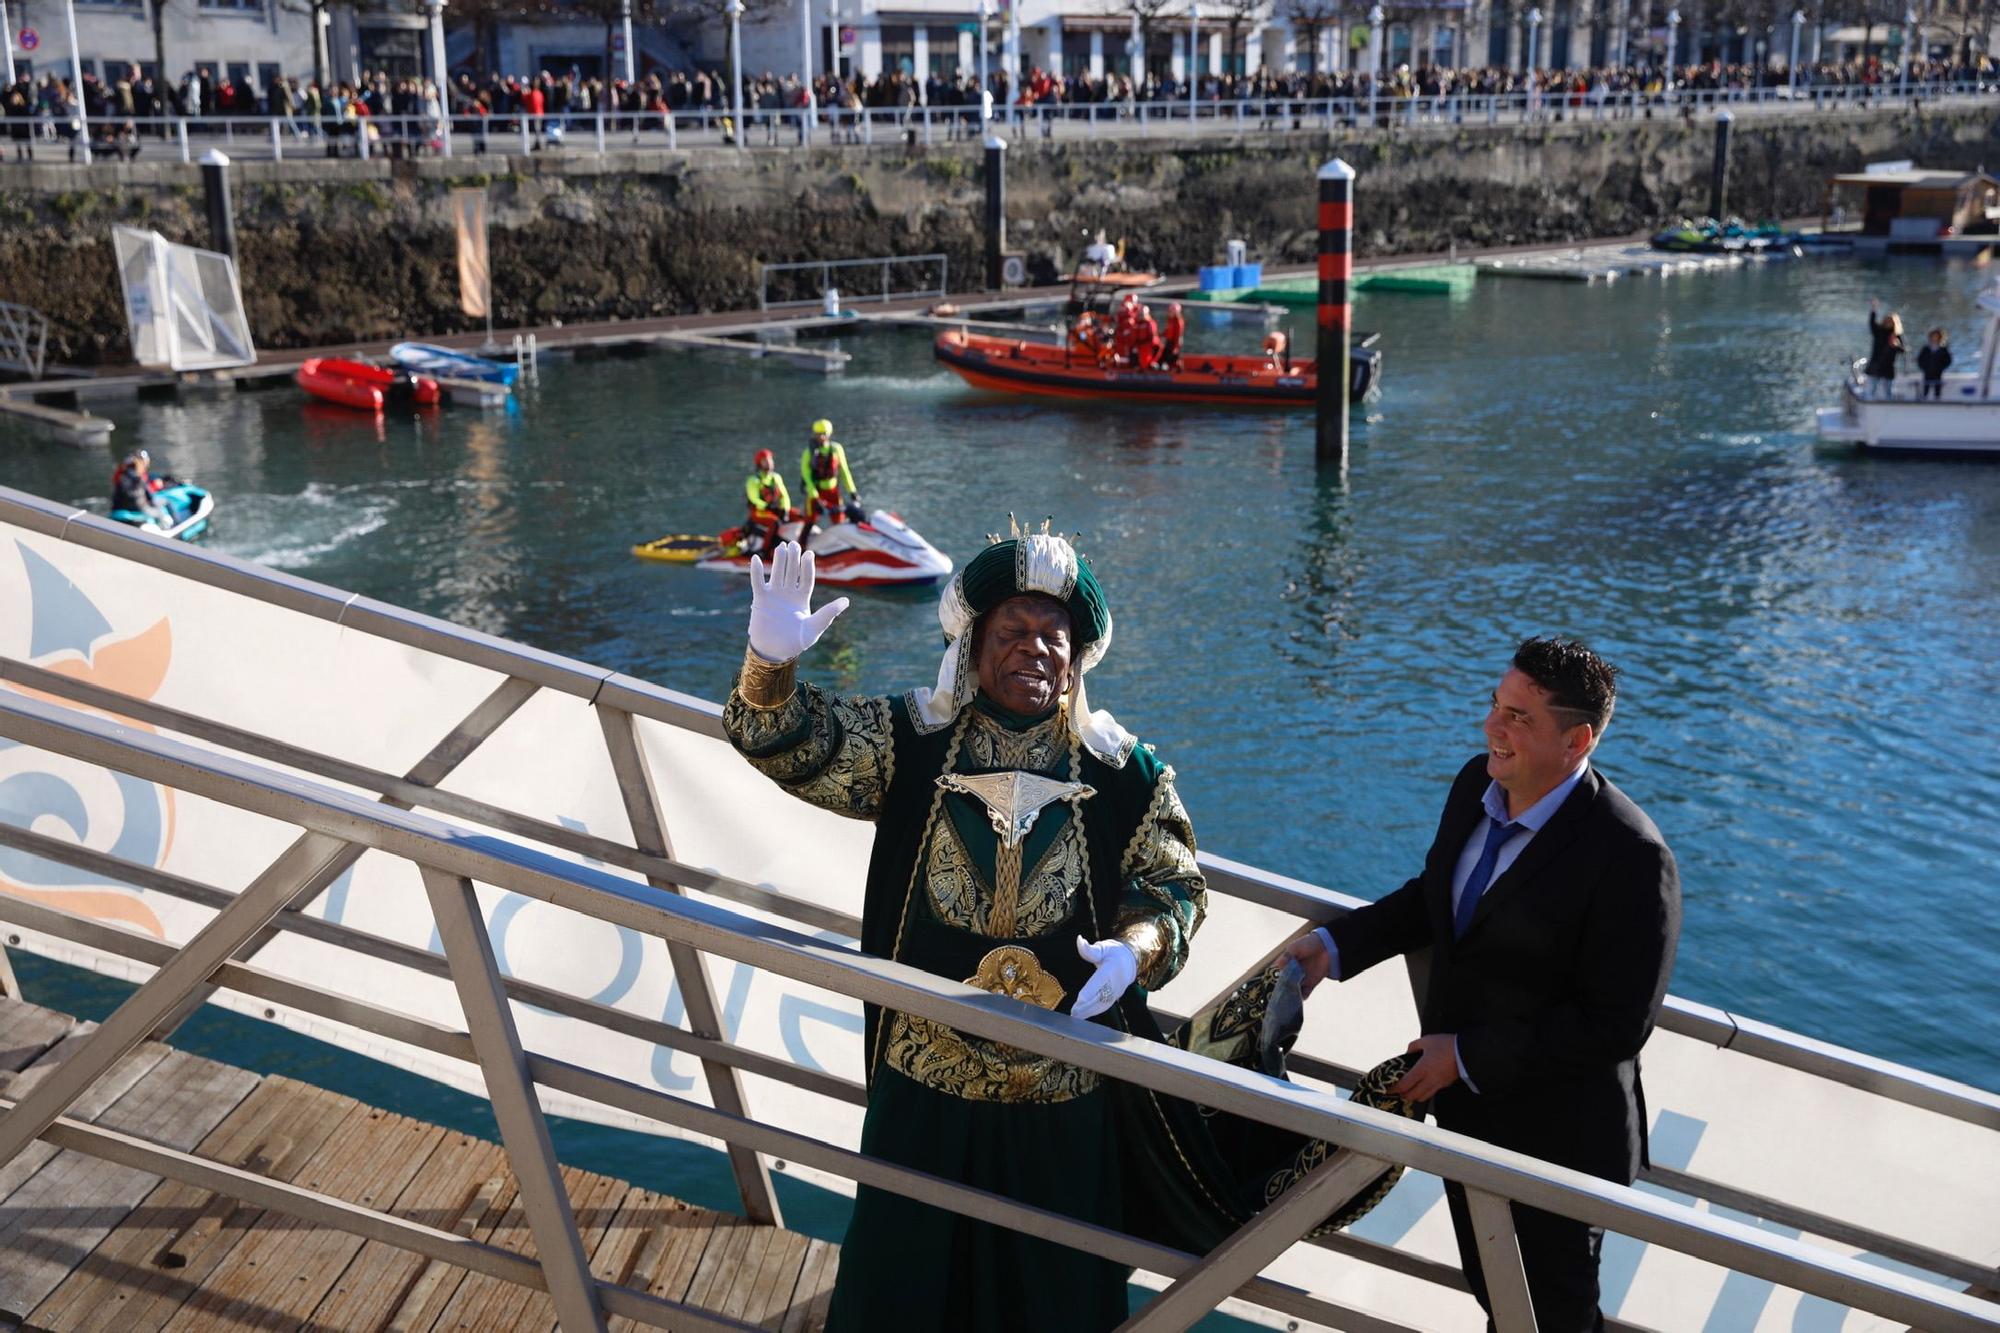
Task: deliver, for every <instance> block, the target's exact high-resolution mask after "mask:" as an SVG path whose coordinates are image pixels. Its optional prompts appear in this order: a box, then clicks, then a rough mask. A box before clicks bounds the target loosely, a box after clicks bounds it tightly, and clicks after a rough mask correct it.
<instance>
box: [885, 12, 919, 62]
mask: <svg viewBox="0 0 2000 1333" xmlns="http://www.w3.org/2000/svg"><path fill="white" fill-rule="evenodd" d="M916 71H917V30H916V29H915V28H912V27H909V26H907V25H900V24H886V23H885V24H883V25H882V72H883V73H884V74H914V73H916Z"/></svg>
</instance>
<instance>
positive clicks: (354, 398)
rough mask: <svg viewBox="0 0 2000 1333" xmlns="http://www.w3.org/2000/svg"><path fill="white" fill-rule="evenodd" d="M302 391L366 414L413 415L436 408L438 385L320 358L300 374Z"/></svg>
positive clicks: (378, 368) (426, 379)
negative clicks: (407, 413)
mask: <svg viewBox="0 0 2000 1333" xmlns="http://www.w3.org/2000/svg"><path fill="white" fill-rule="evenodd" d="M297 378H298V382H299V387H300V388H301V389H304V390H305V391H306V392H307V393H309V394H311V395H312V396H313V397H315V398H324V399H325V400H326V401H327V402H329V403H339V404H341V405H342V406H344V407H354V408H359V409H360V410H361V411H363V412H381V411H384V410H388V411H392V412H412V411H417V410H420V409H422V408H427V407H436V406H437V405H438V400H439V398H440V397H441V396H442V395H441V394H440V393H439V392H438V385H437V381H436V380H434V379H430V378H429V377H427V376H423V375H412V374H410V373H409V372H408V371H406V370H387V369H384V368H383V367H381V366H371V365H367V364H365V363H363V362H360V361H343V360H340V359H338V358H336V357H320V356H316V357H314V358H312V359H311V360H310V361H307V362H306V363H305V364H304V365H302V366H300V367H299V371H298V376H297Z"/></svg>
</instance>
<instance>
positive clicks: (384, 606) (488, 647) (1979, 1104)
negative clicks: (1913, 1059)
mask: <svg viewBox="0 0 2000 1333" xmlns="http://www.w3.org/2000/svg"><path fill="white" fill-rule="evenodd" d="M0 522H5V523H11V524H14V525H16V526H18V527H22V528H26V529H28V530H30V531H34V532H40V533H43V534H45V535H47V536H51V537H56V538H59V539H61V540H64V541H72V542H75V543H77V544H78V545H80V546H83V547H86V548H88V549H92V550H98V551H104V552H106V553H109V554H113V555H116V556H118V557H120V558H122V559H128V560H133V561H136V562H138V563H140V564H144V565H148V566H150V567H153V568H156V569H160V570H162V571H165V572H167V573H171V574H173V575H175V576H176V577H180V578H185V579H188V580H190V581H192V582H195V583H199V584H202V585H204V586H208V587H213V588H217V589H221V590H224V591H228V592H233V593H237V594H240V595H242V596H246V597H250V598H252V599H254V600H256V601H260V602H264V603H266V604H268V605H272V606H278V607H282V608H284V609H286V610H290V611H296V612H298V613H300V614H303V615H309V616H313V617H315V618H317V619H321V620H327V621H331V622H333V623H335V624H338V625H340V626H342V627H343V628H346V629H350V630H354V631H356V632H359V633H364V634H372V635H376V636H378V637H381V638H384V639H387V640H389V641H391V642H394V643H399V644H402V645H404V646H406V647H411V648H418V649H421V650H423V651H425V652H431V653H435V654H437V655H438V656H440V657H444V658H447V659H450V660H453V661H457V662H461V663H464V664H466V665H469V666H476V667H481V668H484V669H486V670H489V671H494V672H498V673H500V674H501V675H503V676H509V677H513V678H516V679H519V680H523V681H528V682H531V683H533V684H535V685H538V686H540V687H542V688H544V689H550V690H554V691H556V692H558V693H562V694H567V695H571V696H573V697H576V698H579V699H582V700H584V701H585V702H587V703H591V704H596V705H599V706H603V707H610V708H614V709H618V710H621V711H623V712H627V713H630V714H632V715H633V716H636V717H643V718H646V719H649V720H651V721H654V722H660V723H663V724H665V725H668V726H673V727H679V728H681V729H683V730H687V731H692V732H695V733H697V734H700V735H704V736H710V737H714V738H716V739H718V740H720V739H724V735H723V731H722V710H721V708H720V707H719V706H718V705H716V704H714V703H711V702H709V701H707V700H703V699H698V698H695V697H694V696H692V695H687V694H682V693H680V692H679V691H676V690H671V689H668V688H666V687H664V686H660V685H654V684H652V683H650V682H648V681H643V680H640V679H638V678H636V677H633V676H628V675H625V674H623V673H621V672H615V671H609V670H606V669H605V668H602V667H594V666H590V665H589V664H587V663H583V662H579V661H577V660H575V659H573V658H568V657H563V656H561V655H559V654H556V653H551V652H547V651H544V650H542V649H539V648H533V647H530V646H528V645H525V644H520V643H515V642H513V641H511V640H507V639H501V638H497V637H495V636H493V635H488V634H482V633H480V632H479V631H477V630H470V629H466V628H464V627H462V626H459V625H454V624H451V623H450V622H449V621H444V620H439V619H436V618H435V617H431V616H426V615H422V614H420V613H418V612H414V611H408V610H404V609H402V608H400V607H395V606H391V605H389V604H388V603H385V602H379V601H375V600H374V599H372V598H366V597H362V596H359V595H358V594H354V593H347V592H342V591H340V590H338V589H335V588H330V587H328V586H326V585H325V584H321V583H315V582H312V581H310V580H307V579H302V578H299V577H297V576H295V575H292V574H287V573H284V572H282V571H278V570H273V569H267V568H264V567H262V566H259V565H254V564H251V563H249V562H247V561H242V560H238V559H236V558H234V557H232V556H228V555H224V554H221V553H219V552H214V551H208V550H204V549H201V548H199V547H192V546H188V545H187V544H185V543H171V542H161V541H156V540H153V539H152V538H149V537H147V536H145V535H144V534H143V533H139V532H137V531H135V530H133V529H131V528H129V527H127V526H125V525H124V524H119V523H112V522H110V521H109V520H107V519H104V518H102V517H99V516H97V515H94V514H92V513H90V512H89V511H88V510H84V509H78V508H76V507H74V506H71V505H59V504H56V503H54V502H52V501H49V500H44V499H42V498H40V497H38V496H32V495H28V494H26V493H25V492H22V491H17V490H12V489H9V488H7V487H0ZM11 670H13V668H11V667H0V677H4V676H5V675H6V674H8V673H9V672H10V671H11ZM44 683H45V684H48V683H50V682H44ZM251 752H252V753H255V751H254V750H253V751H251ZM273 757H275V756H273ZM278 762H285V761H284V760H282V759H280V760H278ZM327 776H329V777H334V776H335V775H334V774H332V773H330V772H329V773H327ZM358 776H359V775H358V774H349V775H347V776H340V777H336V778H335V780H340V781H347V780H350V779H351V778H354V777H358ZM362 785H367V784H366V783H363V784H362ZM383 790H384V794H385V795H388V794H390V793H389V792H388V791H387V789H383ZM450 799H451V798H450V797H449V796H448V794H446V793H442V792H440V793H437V794H436V795H435V796H427V797H425V800H426V803H428V804H431V805H432V806H433V808H437V809H441V810H445V811H446V812H447V813H452V814H456V815H459V816H461V817H466V818H476V819H480V820H481V821H482V822H485V821H486V819H487V818H488V816H486V815H484V814H483V813H475V812H474V810H473V809H472V807H471V805H470V804H469V803H468V804H461V805H459V806H457V807H456V808H453V807H451V806H449V805H447V804H446V802H447V801H449V800H450ZM511 818H513V819H515V820H519V819H521V818H522V817H520V816H512V817H511ZM494 822H495V823H496V825H497V826H499V827H505V828H509V830H510V831H513V832H517V833H520V834H521V835H522V836H526V837H531V838H534V839H535V840H537V841H541V842H546V843H548V844H550V845H552V846H563V847H569V848H571V849H573V850H581V851H586V852H587V853H588V854H591V855H596V856H599V857H601V858H602V859H604V860H606V861H608V862H610V863H611V864H614V865H620V866H622V867H624V868H628V869H633V870H637V871H639V872H640V873H646V872H647V870H648V869H649V866H648V865H647V864H645V863H631V862H628V861H625V860H622V859H620V855H621V854H622V855H625V856H629V855H631V851H632V849H630V848H623V847H619V846H618V845H617V844H615V843H606V844H599V843H594V842H593V843H585V842H582V841H565V838H569V839H576V838H577V836H578V835H576V834H575V833H574V831H572V830H558V829H550V828H549V827H548V826H547V825H546V824H545V823H544V824H542V826H541V827H540V828H535V829H529V828H527V827H526V826H524V825H522V824H519V823H516V824H512V825H509V824H507V823H503V822H500V821H498V820H495V821H494ZM613 849H615V851H614V850H613ZM1199 860H1200V864H1201V868H1202V872H1203V874H1204V875H1205V876H1206V878H1207V881H1208V885H1209V889H1210V891H1211V892H1220V893H1224V894H1228V895H1231V896H1234V897H1238V898H1242V899H1243V900H1244V901H1246V902H1250V903H1254V904H1256V905H1258V906H1262V907H1270V908H1273V909H1275V910H1277V911H1281V912H1286V913H1289V914H1290V915H1292V916H1295V917H1298V918H1300V919H1302V920H1304V921H1307V922H1311V923H1323V922H1329V921H1333V920H1336V919H1338V918H1339V917H1341V916H1344V915H1345V914H1347V913H1348V912H1351V911H1353V910H1355V909H1356V908H1358V907H1361V906H1363V905H1365V904H1366V902H1367V900H1366V899H1364V898H1360V897H1357V896H1355V895H1353V894H1348V893H1343V892H1340V891H1338V890H1333V889H1328V888H1324V887H1322V886H1319V885H1315V884H1309V883H1307V882H1306V881H1304V880H1299V879H1294V878H1292V877H1290V876H1286V875H1280V874H1275V873H1273V872H1270V871H1265V870H1260V869H1258V868H1256V867H1254V866H1251V865H1248V864H1246V863H1244V862H1241V861H1235V860H1231V859H1229V858H1227V857H1221V856H1217V855H1215V854H1214V853H1212V852H1202V853H1201V854H1200V856H1199ZM746 891H747V889H746ZM756 891H757V892H759V893H765V894H768V893H769V892H770V891H769V890H763V889H757V890H756ZM739 901H745V902H746V903H750V900H748V899H743V900H739ZM793 903H794V906H793V907H790V908H786V909H783V910H786V911H788V912H789V913H790V914H791V915H793V916H794V917H795V919H801V920H806V921H811V918H810V917H809V916H805V915H802V913H806V912H810V911H823V910H824V909H819V908H814V907H813V906H812V905H809V904H803V903H797V902H796V900H793ZM752 905H754V904H752ZM827 924H831V923H827ZM836 928H841V927H838V926H836ZM1659 1026H1660V1027H1661V1028H1662V1029H1664V1030H1666V1031H1668V1032H1672V1033H1675V1034H1677V1035H1680V1036H1685V1037H1689V1038H1692V1039H1694V1040H1696V1041H1700V1042H1703V1043H1706V1044H1708V1045H1711V1046H1716V1047H1720V1048H1722V1049H1726V1050H1734V1051H1737V1052H1738V1053H1740V1054H1744V1055H1749V1056H1752V1057H1754V1058H1757V1059H1761V1060H1764V1061H1766V1062H1768V1063H1771V1064H1774V1065H1778V1066H1780V1067H1783V1068H1788V1069H1794V1070H1798V1071H1800V1072H1803V1073H1809V1074H1813V1075H1815V1076H1817V1077H1820V1078H1825V1079H1827V1080H1829V1081H1832V1082H1836V1083H1840V1084H1844V1085H1846V1086H1849V1087H1854V1088H1860V1089H1863V1090H1865V1091H1867V1092H1870V1093H1873V1094H1875V1095H1878V1096H1882V1097H1887V1098H1890V1099H1892V1100H1895V1101H1898V1102H1902V1103H1904V1104H1906V1105H1910V1106H1916V1107H1920V1108H1922V1109H1925V1110H1929V1111H1933V1112H1936V1113H1937V1114H1940V1115H1944V1116H1948V1117H1950V1118H1952V1119H1956V1120H1963V1121H1966V1122H1967V1123H1970V1124H1974V1125H1978V1126H1981V1127H1982V1128H1986V1129H2000V1094H1996V1093H1993V1092H1988V1091H1986V1090H1984V1089H1981V1088H1975V1087H1972V1086H1970V1085H1968V1084H1964V1083H1959V1082H1956V1081H1954V1080H1951V1079H1946V1078H1941V1077H1939V1076H1937V1075H1934V1074H1930V1073H1926V1072H1924V1071H1922V1070H1918V1069H1912V1068H1910V1067H1908V1066H1904V1065H1898V1064H1895V1063H1893V1062H1890V1061H1886V1060H1881V1059H1878V1058H1876V1057H1874V1056H1870V1055H1866V1054H1863V1053H1861V1052H1858V1051H1852V1050H1848V1049H1844V1048H1842V1047H1838V1046H1835V1045H1832V1044H1830V1043H1827V1042H1822V1041H1818V1040H1816V1039H1813V1038H1810V1037H1805V1036H1801V1035H1799V1034H1797V1033H1792V1032H1788V1031H1785V1030H1784V1029H1782V1028H1778V1027H1775V1026H1772V1025H1770V1024H1767V1023H1764V1022H1761V1021H1760V1020H1757V1019H1753V1018H1748V1017H1745V1016H1743V1015H1740V1014H1734V1013H1731V1012H1729V1011H1727V1010H1723V1009H1719V1008H1716V1007H1714V1006H1711V1005H1706V1004H1701V1003H1698V1002H1696V1001H1691V1000H1686V999H1682V998H1680V997H1677V996H1672V995H1670V996H1668V997H1667V999H1666V1003H1665V1007H1664V1009H1663V1010H1662V1012H1661V1015H1660V1020H1659Z"/></svg>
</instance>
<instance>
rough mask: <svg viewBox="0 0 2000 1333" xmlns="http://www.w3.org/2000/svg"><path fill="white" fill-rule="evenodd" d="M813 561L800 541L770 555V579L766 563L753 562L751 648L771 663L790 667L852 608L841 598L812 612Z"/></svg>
mask: <svg viewBox="0 0 2000 1333" xmlns="http://www.w3.org/2000/svg"><path fill="white" fill-rule="evenodd" d="M812 591H813V556H812V552H811V551H801V550H800V549H799V544H798V543H797V542H780V543H779V544H778V549H777V550H775V551H773V552H771V573H770V577H768V578H766V577H765V575H764V562H763V560H761V559H760V558H758V557H757V556H754V555H753V556H751V557H750V647H751V649H752V650H753V651H754V652H755V653H756V654H757V656H759V657H761V658H763V659H764V660H765V661H766V662H789V661H791V660H792V659H793V658H795V657H798V656H799V655H800V654H802V653H804V652H805V650H806V649H808V648H810V647H812V646H813V645H814V644H816V643H818V642H819V636H820V635H822V634H824V633H826V627H827V626H828V625H831V624H832V623H833V620H834V617H835V616H837V615H839V614H840V613H841V612H842V611H845V610H846V609H847V599H846V598H845V597H836V598H834V599H833V600H832V601H830V602H828V603H827V604H826V605H825V606H822V607H821V608H820V609H819V610H817V611H815V610H813V609H812Z"/></svg>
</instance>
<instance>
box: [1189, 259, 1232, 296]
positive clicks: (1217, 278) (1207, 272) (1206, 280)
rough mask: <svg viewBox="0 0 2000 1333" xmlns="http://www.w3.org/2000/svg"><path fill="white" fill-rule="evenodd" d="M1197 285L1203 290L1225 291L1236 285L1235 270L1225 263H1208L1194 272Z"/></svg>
mask: <svg viewBox="0 0 2000 1333" xmlns="http://www.w3.org/2000/svg"><path fill="white" fill-rule="evenodd" d="M1195 276H1196V280H1197V286H1199V288H1200V289H1201V290H1202V291H1205V292H1226V291H1228V290H1229V289H1230V288H1231V287H1234V286H1235V285H1236V270H1235V269H1233V268H1231V267H1230V266H1229V265H1227V264H1210V265H1207V266H1206V267H1204V268H1203V269H1202V270H1201V272H1200V273H1198V274H1196V275H1195Z"/></svg>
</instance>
